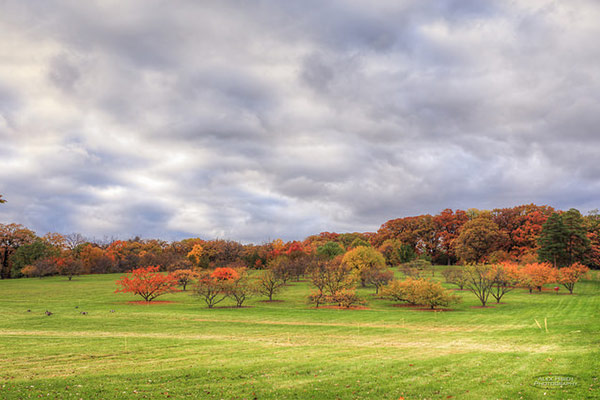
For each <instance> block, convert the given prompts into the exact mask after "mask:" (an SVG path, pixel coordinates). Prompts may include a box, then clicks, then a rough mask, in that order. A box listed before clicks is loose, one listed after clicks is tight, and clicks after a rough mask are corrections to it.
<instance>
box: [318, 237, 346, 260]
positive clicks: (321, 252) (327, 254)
mask: <svg viewBox="0 0 600 400" xmlns="http://www.w3.org/2000/svg"><path fill="white" fill-rule="evenodd" d="M342 254H344V249H343V247H342V246H340V244H339V243H337V242H333V241H330V242H327V243H325V244H324V245H323V246H320V247H317V255H318V256H319V257H322V258H324V259H326V260H333V259H334V258H336V257H337V256H339V255H342Z"/></svg>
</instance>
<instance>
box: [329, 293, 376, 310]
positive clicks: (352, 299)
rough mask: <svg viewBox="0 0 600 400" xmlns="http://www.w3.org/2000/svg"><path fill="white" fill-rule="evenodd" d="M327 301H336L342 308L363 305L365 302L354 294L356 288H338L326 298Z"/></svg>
mask: <svg viewBox="0 0 600 400" xmlns="http://www.w3.org/2000/svg"><path fill="white" fill-rule="evenodd" d="M327 301H328V302H331V303H337V304H338V306H340V307H343V308H350V307H352V306H354V305H364V304H366V303H367V302H366V301H365V300H364V299H363V298H362V297H360V296H359V295H357V294H356V289H354V288H350V289H340V290H338V291H337V292H335V293H334V294H332V295H331V296H329V297H328V298H327Z"/></svg>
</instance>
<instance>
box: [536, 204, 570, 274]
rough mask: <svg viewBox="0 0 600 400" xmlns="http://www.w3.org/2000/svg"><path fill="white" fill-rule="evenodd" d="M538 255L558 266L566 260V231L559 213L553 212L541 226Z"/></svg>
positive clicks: (542, 259)
mask: <svg viewBox="0 0 600 400" xmlns="http://www.w3.org/2000/svg"><path fill="white" fill-rule="evenodd" d="M538 245H539V246H540V248H539V249H538V257H539V259H540V261H547V262H550V263H552V264H553V265H554V267H555V268H556V267H558V266H559V265H564V263H565V262H566V260H567V232H566V229H565V226H564V224H563V221H562V218H561V216H560V214H558V213H553V214H552V215H551V216H550V217H548V220H547V221H546V222H545V223H544V225H543V226H542V233H541V234H540V237H539V239H538Z"/></svg>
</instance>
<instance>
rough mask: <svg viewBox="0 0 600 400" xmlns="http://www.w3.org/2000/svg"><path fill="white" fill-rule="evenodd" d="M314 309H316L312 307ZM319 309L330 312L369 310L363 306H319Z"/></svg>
mask: <svg viewBox="0 0 600 400" xmlns="http://www.w3.org/2000/svg"><path fill="white" fill-rule="evenodd" d="M314 308H316V307H314ZM319 308H328V309H331V310H370V308H369V307H364V306H353V307H342V306H320V307H319Z"/></svg>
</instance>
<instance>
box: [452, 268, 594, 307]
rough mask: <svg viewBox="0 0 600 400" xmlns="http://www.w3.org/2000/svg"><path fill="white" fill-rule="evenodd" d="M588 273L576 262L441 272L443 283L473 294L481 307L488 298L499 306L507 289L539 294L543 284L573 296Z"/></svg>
mask: <svg viewBox="0 0 600 400" xmlns="http://www.w3.org/2000/svg"><path fill="white" fill-rule="evenodd" d="M588 271H589V268H588V267H586V266H585V265H582V264H580V263H574V264H572V265H570V266H568V267H563V268H560V269H556V268H554V267H553V266H552V265H551V264H550V263H531V264H517V263H513V262H503V263H499V264H473V265H468V266H465V267H461V268H450V269H447V270H445V271H444V272H443V275H444V277H445V279H446V282H448V283H451V284H455V285H456V286H458V287H459V288H460V289H461V290H462V289H465V288H466V289H468V290H470V291H471V292H473V293H474V294H475V295H476V296H477V298H478V299H479V301H481V305H482V306H485V305H486V304H487V302H488V299H489V296H490V295H491V296H492V297H493V298H494V299H496V303H500V300H501V299H502V297H503V296H504V295H505V294H506V293H508V292H510V291H511V290H513V289H515V288H517V287H522V288H527V289H529V293H532V292H533V290H534V289H537V290H538V291H540V292H541V291H542V287H543V286H544V285H546V284H551V283H558V284H562V285H563V286H564V287H565V288H566V289H567V290H568V291H569V293H571V294H572V293H573V290H574V288H575V284H576V283H577V282H579V281H580V280H581V279H582V278H583V277H584V276H585V275H586V274H587V273H588Z"/></svg>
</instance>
